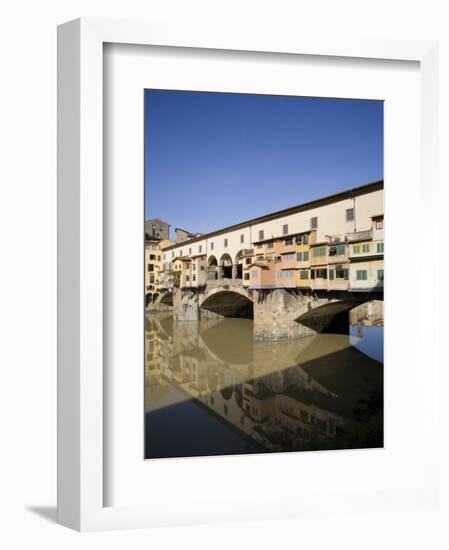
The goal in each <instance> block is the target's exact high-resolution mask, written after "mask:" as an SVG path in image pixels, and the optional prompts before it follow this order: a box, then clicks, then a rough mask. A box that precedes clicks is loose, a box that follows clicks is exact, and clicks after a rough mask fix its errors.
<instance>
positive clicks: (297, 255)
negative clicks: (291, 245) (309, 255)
mask: <svg viewBox="0 0 449 550" xmlns="http://www.w3.org/2000/svg"><path fill="white" fill-rule="evenodd" d="M296 259H297V261H298V262H302V252H298V253H297V254H296Z"/></svg>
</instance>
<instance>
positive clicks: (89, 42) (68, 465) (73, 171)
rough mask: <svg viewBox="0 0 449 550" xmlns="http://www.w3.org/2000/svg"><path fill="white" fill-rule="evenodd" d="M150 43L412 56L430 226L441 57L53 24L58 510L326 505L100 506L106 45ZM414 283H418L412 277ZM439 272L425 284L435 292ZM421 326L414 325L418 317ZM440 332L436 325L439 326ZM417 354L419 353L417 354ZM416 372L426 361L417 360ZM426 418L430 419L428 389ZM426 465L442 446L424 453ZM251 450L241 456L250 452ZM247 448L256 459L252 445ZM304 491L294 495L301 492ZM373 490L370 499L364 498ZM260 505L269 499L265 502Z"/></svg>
mask: <svg viewBox="0 0 449 550" xmlns="http://www.w3.org/2000/svg"><path fill="white" fill-rule="evenodd" d="M107 43H108V44H135V45H158V46H164V47H176V48H204V49H213V50H216V49H219V50H226V51H229V50H233V51H236V52H239V51H250V52H261V53H263V52H266V53H267V54H268V53H269V54H270V55H273V54H276V53H277V54H285V53H288V54H291V55H314V56H331V57H343V58H364V59H367V60H368V59H384V60H398V61H400V60H403V61H415V62H418V63H419V72H420V82H421V135H420V142H421V159H422V162H421V174H420V181H421V191H422V193H423V197H425V201H424V202H423V203H422V205H421V208H422V213H423V216H425V218H426V222H427V227H429V224H433V226H432V229H435V234H438V231H437V230H436V228H437V224H438V223H439V220H438V219H434V218H435V217H434V216H432V211H433V210H434V209H435V208H436V207H437V206H436V205H437V193H438V173H437V168H436V167H437V163H436V155H437V150H438V124H437V122H438V110H437V77H438V73H439V67H440V65H439V64H440V63H441V61H440V60H439V58H438V47H437V43H436V42H434V41H422V40H380V39H377V40H375V39H369V40H368V39H363V38H360V37H350V38H341V37H340V38H335V37H329V38H326V39H321V38H320V39H313V38H311V37H296V36H285V37H281V36H280V35H279V34H278V35H276V36H275V37H273V38H269V37H266V36H258V35H257V33H255V32H251V33H247V34H246V35H245V34H239V35H238V34H236V35H235V36H233V37H229V36H228V35H227V34H226V33H225V32H223V30H221V31H217V29H211V28H207V29H204V32H203V34H202V35H201V36H199V35H198V34H196V33H195V34H193V33H192V32H191V31H190V30H189V29H188V28H183V27H181V26H180V25H179V26H173V27H171V28H170V29H165V28H161V27H159V26H158V25H157V24H154V23H139V22H120V21H107V20H91V19H82V20H76V21H72V22H69V23H66V24H64V25H61V26H60V27H59V29H58V136H59V137H58V521H59V523H61V524H63V525H66V526H68V527H71V528H74V529H78V530H99V529H117V528H133V527H150V526H155V525H168V524H173V523H177V524H179V523H198V522H199V523H201V522H207V521H210V522H214V521H220V520H223V519H231V520H233V519H243V520H245V519H257V518H263V517H285V516H287V515H290V516H301V515H309V514H318V515H319V514H320V510H322V511H323V513H328V512H326V511H325V509H324V508H323V506H322V504H321V503H320V495H319V494H317V495H315V497H314V498H310V497H309V498H308V502H307V503H303V502H300V503H298V502H296V505H295V506H293V507H290V508H289V509H287V508H288V507H287V506H286V507H285V509H283V508H279V513H277V514H274V513H272V511H270V510H269V509H268V511H267V509H266V503H262V504H261V508H259V509H258V508H257V507H256V508H251V506H249V507H248V506H246V505H242V506H241V507H240V508H239V506H238V503H236V502H233V503H232V507H231V508H232V510H230V512H229V514H226V513H223V512H222V511H221V512H219V510H220V508H217V512H216V513H213V512H211V511H210V510H208V508H207V505H205V504H204V503H203V504H202V508H201V506H200V505H198V506H197V507H196V508H195V509H194V511H193V512H192V513H186V514H185V516H184V517H183V516H182V514H181V513H180V512H179V513H178V512H177V513H175V512H174V511H173V513H170V511H169V510H168V509H166V508H164V507H161V509H160V510H159V511H156V510H155V508H154V506H153V507H146V506H145V505H141V504H138V505H136V506H104V501H105V492H106V488H105V485H104V479H105V472H104V464H105V460H104V458H105V457H104V452H105V447H104V445H103V441H104V414H105V410H106V407H105V403H104V380H103V347H104V345H105V342H104V333H103V322H104V307H103V306H104V304H103V296H104V288H103V282H104V276H107V274H105V273H104V271H103V255H104V248H103V247H104V241H103V231H104V225H103V222H104V220H103V215H104V210H103V209H104V202H103V154H104V149H103V123H104V120H103V56H104V45H105V44H107ZM428 256H429V261H431V260H432V258H433V259H434V260H435V261H436V262H438V260H437V258H438V246H437V243H436V241H435V242H434V243H432V244H430V245H429V248H428ZM419 292H421V297H422V292H423V289H422V288H420V290H419ZM437 292H438V280H436V282H435V285H434V287H433V288H432V290H431V293H432V296H437ZM422 302H423V303H422V304H421V313H422V314H425V313H428V314H432V313H433V314H435V308H436V307H437V306H436V302H435V301H433V300H427V301H424V300H422ZM420 330H421V329H420ZM436 336H437V335H435V337H436ZM429 357H430V360H429V362H430V366H429V367H428V372H427V374H428V376H429V377H430V382H429V384H430V386H429V388H430V390H431V391H432V392H435V398H436V391H437V387H438V385H437V380H438V378H437V376H438V360H439V359H438V354H437V353H434V354H430V356H428V358H429ZM422 360H423V359H422ZM421 374H422V372H421ZM434 403H435V404H434V405H433V408H432V409H431V410H429V411H427V419H428V420H429V419H430V420H433V421H434V422H436V421H437V419H438V418H437V415H438V409H437V405H436V399H435V402H434ZM430 456H431V457H430V461H431V465H432V466H436V465H437V464H438V456H437V455H436V454H435V453H433V454H431V455H430ZM247 460H248V459H247ZM251 460H257V457H255V458H252V459H251ZM437 492H438V477H437V475H436V469H433V468H431V467H430V468H429V471H428V475H424V476H423V477H422V479H421V480H420V481H419V483H418V486H417V487H415V486H413V487H410V489H409V490H406V489H403V490H401V491H399V493H400V494H395V498H397V500H394V499H393V501H392V505H393V506H395V505H397V504H398V503H399V502H402V503H404V502H408V503H409V505H410V506H417V507H419V506H420V505H421V504H420V503H423V505H425V506H429V505H430V506H431V505H434V503H435V502H436V498H437ZM299 496H300V495H299ZM365 497H366V498H365V500H364V501H363V502H362V501H361V498H360V495H357V494H354V495H351V496H349V495H344V494H343V493H341V492H340V494H336V495H334V497H333V499H332V498H330V499H329V503H328V504H329V506H328V507H327V508H326V510H329V509H330V508H332V507H334V508H337V509H339V511H340V512H341V511H344V510H351V509H354V508H356V507H360V506H365V507H367V510H368V511H369V510H372V511H375V510H376V508H378V507H380V506H384V505H385V499H386V498H387V497H388V499H390V500H391V495H385V494H383V493H382V494H378V495H373V494H371V495H370V494H366V495H365ZM368 501H370V502H371V505H370V506H367V502H368ZM264 506H265V511H264V510H263V509H262V508H263V507H264Z"/></svg>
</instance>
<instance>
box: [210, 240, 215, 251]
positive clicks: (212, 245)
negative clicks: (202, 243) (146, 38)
mask: <svg viewBox="0 0 449 550" xmlns="http://www.w3.org/2000/svg"><path fill="white" fill-rule="evenodd" d="M210 249H211V250H213V249H214V243H213V242H211V243H210Z"/></svg>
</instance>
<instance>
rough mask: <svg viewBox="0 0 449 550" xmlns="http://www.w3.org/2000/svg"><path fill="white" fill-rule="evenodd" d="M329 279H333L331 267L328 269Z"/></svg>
mask: <svg viewBox="0 0 449 550" xmlns="http://www.w3.org/2000/svg"><path fill="white" fill-rule="evenodd" d="M329 279H330V280H331V281H333V280H334V270H333V269H329Z"/></svg>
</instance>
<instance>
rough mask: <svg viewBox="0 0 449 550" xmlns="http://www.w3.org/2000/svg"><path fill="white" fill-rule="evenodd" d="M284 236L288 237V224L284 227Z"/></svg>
mask: <svg viewBox="0 0 449 550" xmlns="http://www.w3.org/2000/svg"><path fill="white" fill-rule="evenodd" d="M282 234H283V235H288V224H287V223H286V224H284V225H283V226H282Z"/></svg>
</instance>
